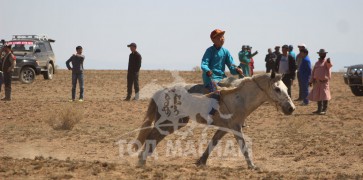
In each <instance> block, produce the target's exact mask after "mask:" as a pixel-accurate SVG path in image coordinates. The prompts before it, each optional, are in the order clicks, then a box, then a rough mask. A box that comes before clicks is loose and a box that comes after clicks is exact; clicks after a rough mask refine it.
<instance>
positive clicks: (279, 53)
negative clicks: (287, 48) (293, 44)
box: [274, 46, 281, 57]
mask: <svg viewBox="0 0 363 180" xmlns="http://www.w3.org/2000/svg"><path fill="white" fill-rule="evenodd" d="M274 54H275V55H276V57H279V56H280V55H281V52H280V46H275V51H274Z"/></svg>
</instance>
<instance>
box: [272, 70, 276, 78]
mask: <svg viewBox="0 0 363 180" xmlns="http://www.w3.org/2000/svg"><path fill="white" fill-rule="evenodd" d="M275 76H276V73H275V71H274V70H272V73H271V79H274V78H275Z"/></svg>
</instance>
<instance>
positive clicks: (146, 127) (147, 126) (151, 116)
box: [133, 99, 158, 151]
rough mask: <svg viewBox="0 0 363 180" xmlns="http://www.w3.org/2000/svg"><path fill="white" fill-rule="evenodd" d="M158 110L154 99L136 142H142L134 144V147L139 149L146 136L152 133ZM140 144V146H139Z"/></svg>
mask: <svg viewBox="0 0 363 180" xmlns="http://www.w3.org/2000/svg"><path fill="white" fill-rule="evenodd" d="M157 111H158V107H157V105H156V103H155V101H154V100H153V99H152V100H151V101H150V103H149V107H148V109H147V113H146V116H145V119H144V122H143V123H142V125H141V127H140V132H139V135H138V136H137V139H136V142H138V143H140V144H136V143H135V144H134V145H133V148H134V149H135V150H136V151H137V150H138V149H139V148H140V147H142V145H143V144H144V143H145V140H146V137H147V136H148V135H149V134H150V132H151V130H152V127H151V124H152V123H153V122H154V121H155V117H156V113H157ZM139 145H140V146H139Z"/></svg>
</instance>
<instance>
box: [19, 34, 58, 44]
mask: <svg viewBox="0 0 363 180" xmlns="http://www.w3.org/2000/svg"><path fill="white" fill-rule="evenodd" d="M24 39H33V40H41V41H50V42H54V41H55V40H53V39H48V37H47V36H45V35H13V39H12V40H24Z"/></svg>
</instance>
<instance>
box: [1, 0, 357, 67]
mask: <svg viewBox="0 0 363 180" xmlns="http://www.w3.org/2000/svg"><path fill="white" fill-rule="evenodd" d="M1 6H2V7H5V8H2V15H1V16H0V24H1V26H0V38H1V39H6V40H9V39H10V38H11V35H13V34H45V35H47V36H49V37H51V38H53V39H55V40H56V42H55V44H54V46H53V48H54V51H55V53H56V57H57V65H58V66H59V67H61V68H65V61H66V60H67V59H68V58H69V57H70V56H71V54H72V53H74V52H75V47H76V46H77V45H82V46H83V47H84V55H85V56H86V61H85V68H88V69H127V63H128V55H129V54H130V50H129V49H128V48H127V47H126V45H127V44H129V43H131V42H135V43H137V45H138V51H139V52H140V54H141V55H142V57H143V62H142V69H167V70H191V69H192V68H193V67H195V66H200V62H201V58H202V56H203V54H204V52H205V50H206V49H207V48H208V47H209V46H211V45H212V42H211V41H210V39H209V34H210V32H211V31H212V30H213V29H216V28H219V29H222V30H225V31H226V34H225V38H226V42H225V44H224V47H225V48H227V49H228V50H229V51H230V53H231V54H232V56H233V57H234V61H235V63H236V64H237V63H238V56H237V54H238V52H239V51H240V49H241V46H242V45H243V44H247V45H251V46H252V47H253V50H258V51H259V54H258V55H257V56H256V57H255V58H254V59H255V67H256V69H257V70H264V69H265V65H264V58H265V54H266V52H267V49H268V48H272V47H274V46H275V45H283V44H292V45H294V47H295V50H297V48H296V45H297V44H300V43H305V44H306V45H307V47H308V49H309V51H310V58H311V59H312V61H313V62H316V59H317V54H316V52H317V51H318V50H319V49H320V48H325V49H326V50H327V51H328V52H329V53H328V56H329V57H331V59H332V62H333V64H334V67H333V70H334V71H340V70H342V69H344V66H345V65H350V64H363V60H362V57H363V35H362V32H363V19H362V18H361V17H363V11H362V10H361V8H362V7H363V1H360V0H346V1H340V0H316V1H314V0H305V1H295V0H254V1H245V0H225V1H217V0H199V1H197V0H194V1H192V0H184V1H173V0H133V1H131V0H103V1H94V0H77V1H74V0H73V1H71V0H52V1H49V0H32V1H28V0H18V1H3V2H2V5H1Z"/></svg>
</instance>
